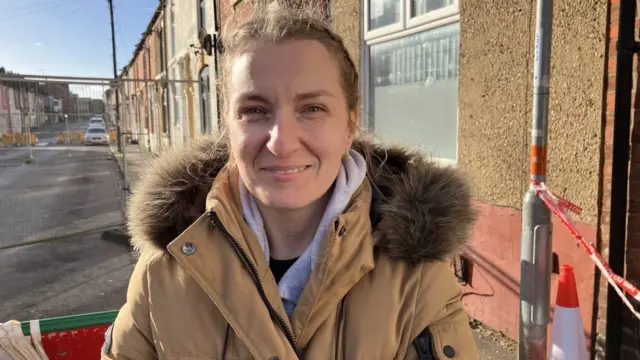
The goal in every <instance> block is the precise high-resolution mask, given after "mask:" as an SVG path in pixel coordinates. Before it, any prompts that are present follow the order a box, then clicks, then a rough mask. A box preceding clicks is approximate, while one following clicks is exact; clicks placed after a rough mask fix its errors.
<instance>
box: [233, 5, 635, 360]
mask: <svg viewBox="0 0 640 360" xmlns="http://www.w3.org/2000/svg"><path fill="white" fill-rule="evenodd" d="M233 3H234V2H233V1H231V0H220V7H221V20H222V23H223V25H224V23H226V21H228V19H230V18H231V17H232V16H238V17H243V16H247V15H248V14H249V13H250V11H251V3H250V2H248V1H244V2H240V3H236V7H235V10H232V4H233ZM330 5H331V6H330V9H331V18H332V22H333V26H334V29H336V30H337V31H338V32H339V33H340V34H341V35H342V36H343V38H344V40H345V44H346V45H347V47H348V49H349V51H350V52H351V54H352V56H353V57H354V60H355V61H356V62H357V63H358V64H360V72H361V76H362V79H363V81H362V96H363V100H362V105H363V110H364V111H363V117H362V121H363V123H364V124H366V125H367V126H368V128H369V129H370V130H372V131H374V132H375V133H376V135H377V136H378V137H379V138H381V139H382V140H384V141H388V142H398V143H403V144H406V145H409V146H413V147H417V148H420V149H422V150H424V151H425V153H428V154H430V155H432V156H434V157H436V158H438V159H439V160H441V161H443V162H444V163H451V164H455V166H458V167H460V168H461V169H463V170H464V171H465V172H466V174H467V176H468V178H469V180H470V182H471V184H472V186H473V191H474V197H475V204H476V206H477V207H478V209H479V211H480V215H481V216H480V218H479V221H478V223H477V225H476V227H475V231H474V233H473V237H472V245H471V246H470V247H469V249H468V250H467V251H466V253H465V254H464V256H465V257H467V258H468V259H469V260H470V261H471V264H472V267H471V269H472V270H471V277H470V280H469V281H468V283H467V284H466V286H465V287H464V294H463V301H464V303H465V305H466V306H467V309H468V311H469V313H470V315H471V316H472V317H473V318H475V319H477V320H480V321H481V322H483V323H485V324H486V325H488V326H490V327H492V328H494V329H497V330H500V331H503V332H504V333H505V334H507V335H508V336H509V337H511V338H512V339H517V336H518V316H519V309H518V304H519V280H520V279H519V277H520V237H521V223H522V217H521V208H522V198H523V195H524V192H525V190H526V188H527V186H528V169H529V143H530V127H531V108H532V104H531V99H532V78H533V74H532V71H533V41H534V37H535V12H536V11H535V7H536V2H535V0H513V1H502V0H486V1H459V0H442V1H433V2H432V1H423V0H388V1H382V0H332V1H331V4H330ZM618 6H619V0H565V1H557V2H555V4H554V21H553V45H552V68H551V83H550V86H551V100H550V109H549V153H548V184H549V185H550V187H551V189H552V190H553V191H554V192H555V193H557V194H559V195H561V196H563V197H565V198H567V199H569V200H570V201H572V202H574V203H576V204H579V205H580V206H581V207H582V208H583V212H582V215H581V216H574V219H575V220H576V223H577V226H578V230H579V231H580V232H581V234H582V235H584V236H585V237H586V238H587V239H589V240H592V241H597V243H598V245H599V247H600V249H601V252H602V255H603V256H604V257H605V259H606V258H607V257H608V244H609V242H608V238H607V236H608V227H607V226H608V217H607V216H608V211H609V208H608V206H609V202H610V177H611V144H612V139H613V137H612V134H613V131H612V119H613V99H614V91H613V90H614V84H615V76H614V74H615V54H616V53H615V40H616V38H617V21H618V12H617V10H618ZM636 83H637V82H634V84H636ZM634 98H635V89H634ZM634 109H636V111H635V113H634V118H637V117H635V116H640V102H638V103H637V104H634ZM639 128H640V127H638V126H635V127H634V129H633V131H632V134H633V136H632V142H633V153H632V164H631V171H630V181H631V183H630V189H631V190H630V194H629V196H630V209H629V229H628V236H627V253H626V260H627V262H626V274H625V275H626V277H627V278H628V280H630V281H632V282H634V283H635V284H640V190H639V189H640V130H639ZM553 252H554V254H555V255H556V256H557V259H558V262H559V264H560V265H562V264H571V265H573V266H574V269H575V272H576V278H577V279H576V280H577V285H578V295H579V299H580V305H581V312H582V320H583V324H584V326H585V337H586V338H587V342H588V343H589V346H591V347H592V350H593V353H594V355H595V356H596V357H598V358H601V357H602V356H603V349H604V342H605V339H604V335H605V327H606V281H604V280H603V279H601V278H600V276H599V274H598V273H597V272H596V271H595V266H594V264H593V263H592V262H591V260H590V259H589V257H588V256H587V255H586V253H585V252H584V251H583V250H582V249H581V248H580V247H578V246H577V245H576V242H575V241H574V239H573V238H572V237H571V235H570V234H569V233H568V231H567V230H566V229H565V228H564V227H563V226H562V225H561V224H560V223H559V222H558V221H557V219H554V220H553ZM556 288H557V275H556V274H554V275H552V294H551V299H552V304H553V303H554V302H555V296H556ZM551 315H552V318H553V310H552V314H551ZM624 318H625V321H624V324H623V325H624V331H623V332H624V336H623V339H622V340H623V348H624V349H625V350H624V351H625V353H624V355H623V358H624V359H640V350H638V346H637V344H638V343H640V325H639V324H638V322H637V321H633V318H632V317H631V316H630V314H629V313H628V312H626V313H625V315H624ZM549 329H551V325H550V326H549ZM595 339H597V341H596V342H595V343H594V344H593V346H592V345H591V343H592V342H593V341H592V340H595Z"/></svg>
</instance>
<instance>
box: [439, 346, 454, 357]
mask: <svg viewBox="0 0 640 360" xmlns="http://www.w3.org/2000/svg"><path fill="white" fill-rule="evenodd" d="M442 352H444V355H445V356H446V357H448V358H449V359H453V357H454V356H456V351H455V350H454V349H453V347H452V346H451V345H445V346H444V348H443V349H442Z"/></svg>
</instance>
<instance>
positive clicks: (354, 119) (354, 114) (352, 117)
mask: <svg viewBox="0 0 640 360" xmlns="http://www.w3.org/2000/svg"><path fill="white" fill-rule="evenodd" d="M359 122H360V109H358V108H357V107H356V108H355V109H353V110H351V112H349V126H348V130H349V132H348V135H347V136H348V140H349V144H351V143H352V142H353V139H354V138H355V137H356V133H357V132H358V123H359Z"/></svg>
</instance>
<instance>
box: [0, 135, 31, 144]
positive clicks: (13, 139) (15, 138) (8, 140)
mask: <svg viewBox="0 0 640 360" xmlns="http://www.w3.org/2000/svg"><path fill="white" fill-rule="evenodd" d="M29 137H30V138H31V145H35V144H37V143H38V138H37V137H36V134H34V133H30V136H29ZM2 145H6V146H25V145H27V134H26V133H13V134H2Z"/></svg>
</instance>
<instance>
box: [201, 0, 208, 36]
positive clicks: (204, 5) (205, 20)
mask: <svg viewBox="0 0 640 360" xmlns="http://www.w3.org/2000/svg"><path fill="white" fill-rule="evenodd" d="M198 2H199V3H200V4H199V6H198V27H199V28H200V29H206V28H207V27H208V25H209V23H208V21H209V19H208V17H207V0H198Z"/></svg>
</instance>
